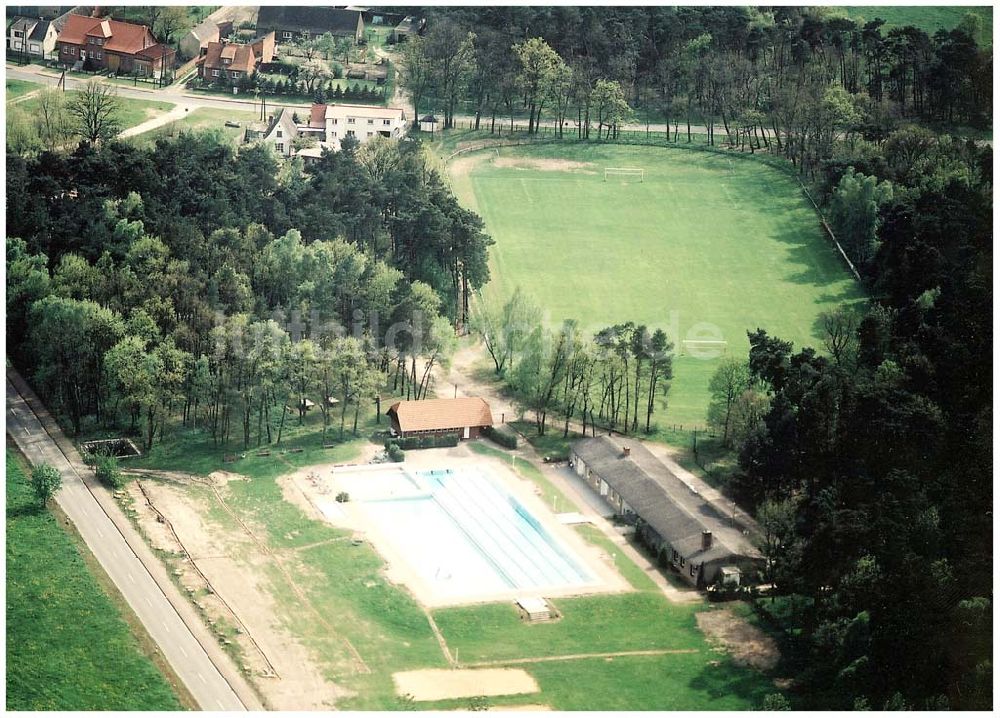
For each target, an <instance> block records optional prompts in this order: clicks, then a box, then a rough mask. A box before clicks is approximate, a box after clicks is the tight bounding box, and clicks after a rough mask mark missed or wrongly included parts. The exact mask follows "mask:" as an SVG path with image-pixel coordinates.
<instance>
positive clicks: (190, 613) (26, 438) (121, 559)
mask: <svg viewBox="0 0 1000 718" xmlns="http://www.w3.org/2000/svg"><path fill="white" fill-rule="evenodd" d="M36 411H37V412H38V414H37V415H36V413H35V412H36ZM6 419H7V433H8V434H9V435H10V436H11V437H12V438H13V439H14V441H15V442H16V443H17V445H18V447H20V449H21V451H22V452H23V453H24V455H25V456H27V457H28V460H29V461H30V462H31V463H32V464H35V463H39V462H46V463H49V464H51V465H52V466H54V467H55V468H56V469H58V470H59V472H60V473H61V474H62V477H63V486H62V489H60V491H59V492H58V493H57V494H56V497H55V499H56V501H57V503H58V504H59V506H60V508H62V510H63V511H64V512H65V513H66V515H67V516H69V518H70V520H72V521H73V523H74V524H75V526H76V528H77V530H78V531H79V532H80V535H81V536H82V537H83V540H84V541H85V542H86V543H87V546H88V547H89V548H90V550H91V551H92V552H93V554H94V556H95V557H96V558H97V560H98V561H99V562H100V564H101V566H102V567H103V568H104V570H105V571H106V572H107V574H108V576H109V577H110V578H111V580H112V581H114V583H115V585H116V586H117V587H118V590H119V591H120V592H121V593H122V595H123V596H124V597H125V600H127V601H128V603H129V605H130V606H131V607H132V610H133V611H134V612H135V614H136V615H137V616H138V617H139V620H141V621H142V624H143V626H145V628H146V631H147V632H148V633H149V635H150V636H151V637H152V638H153V640H154V641H156V644H157V646H158V647H159V650H160V651H161V652H162V654H163V655H164V657H165V658H166V659H167V661H168V662H169V663H170V665H171V667H172V668H173V669H174V672H175V673H176V674H177V676H178V677H179V678H180V679H181V681H183V682H184V684H185V686H186V687H187V688H188V690H189V691H190V692H191V694H192V695H193V696H194V698H195V700H196V701H197V702H198V705H199V706H200V707H201V708H202V709H203V710H213V711H220V710H225V711H242V710H248V709H250V710H262V709H263V706H262V705H261V704H260V702H259V700H258V699H257V698H256V696H255V695H254V693H253V691H252V689H251V688H250V687H249V685H247V683H246V681H245V680H243V678H242V676H240V674H239V673H238V672H237V671H236V669H235V667H234V666H233V665H232V663H231V661H230V659H229V658H228V656H226V654H225V653H223V652H222V650H221V648H220V647H219V645H218V643H217V642H216V641H215V640H214V639H213V637H212V635H211V633H210V632H209V631H208V629H207V628H206V627H205V625H204V624H203V623H202V622H201V620H200V618H199V617H198V615H197V614H196V613H195V611H194V609H193V608H192V607H191V605H190V604H189V603H188V602H187V600H186V599H185V598H184V597H183V596H181V594H180V591H179V590H178V589H177V587H176V586H175V585H174V584H173V583H172V582H171V581H170V578H169V577H168V576H167V572H166V569H165V568H164V567H163V565H162V564H161V563H160V562H159V561H158V560H157V559H156V558H155V557H154V556H153V554H152V552H151V551H150V550H149V548H148V547H147V546H146V544H145V543H144V542H143V540H142V538H141V537H140V536H139V534H138V533H136V531H135V530H134V529H133V528H132V526H131V524H129V522H128V519H127V518H126V517H125V515H124V514H123V513H122V512H121V511H120V510H119V509H118V507H117V506H116V505H115V503H114V501H113V499H112V498H111V497H110V495H109V494H108V493H107V491H106V490H105V489H103V488H102V487H100V486H97V485H96V483H95V481H96V480H95V478H94V476H93V473H92V472H91V471H90V470H89V469H87V468H86V466H85V465H84V464H83V463H82V461H81V460H80V457H79V455H78V454H77V453H76V450H75V449H74V448H73V446H72V444H70V443H69V442H68V441H67V440H66V438H65V437H64V436H62V433H61V432H60V431H59V429H58V427H57V426H55V423H54V422H53V421H52V419H51V417H49V416H48V414H47V412H45V411H44V408H43V407H42V406H41V404H40V403H39V402H38V399H37V397H35V396H34V394H33V393H32V392H31V390H30V388H29V387H27V385H25V384H24V382H23V380H21V378H20V377H19V376H18V375H17V374H16V372H13V371H12V370H10V369H8V371H7V416H6Z"/></svg>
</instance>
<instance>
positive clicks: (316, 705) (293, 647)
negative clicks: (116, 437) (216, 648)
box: [128, 472, 352, 710]
mask: <svg viewBox="0 0 1000 718" xmlns="http://www.w3.org/2000/svg"><path fill="white" fill-rule="evenodd" d="M217 473H222V474H224V475H223V476H215V475H213V477H212V478H213V482H212V483H215V485H216V486H217V485H218V483H217V482H219V481H229V480H238V479H242V478H243V477H241V476H239V475H238V474H229V473H228V472H217ZM212 483H209V482H206V481H204V480H202V482H201V483H193V484H191V483H189V484H187V485H183V484H181V483H179V482H177V481H170V480H168V481H149V480H144V481H142V487H141V488H142V489H144V490H145V494H143V493H142V491H141V490H140V487H139V485H138V483H137V482H133V483H132V484H130V485H129V489H128V491H129V497H130V498H131V499H132V503H133V507H134V508H135V511H136V516H137V520H138V522H139V524H140V526H141V527H142V530H143V532H144V533H145V534H146V536H147V540H148V541H149V543H150V544H151V545H152V546H153V547H154V548H157V549H161V550H164V551H168V552H170V553H171V554H174V555H181V556H185V558H181V559H178V560H176V561H173V562H172V564H168V566H169V567H170V568H171V570H172V571H173V572H174V574H175V576H177V578H178V581H179V582H180V583H181V585H182V587H183V588H184V589H185V590H186V592H187V593H189V594H191V595H192V597H193V598H194V601H195V605H196V606H197V607H198V609H199V611H200V612H201V613H202V615H203V616H204V619H205V621H206V623H207V624H208V625H209V626H210V627H211V628H212V630H213V631H216V632H217V633H219V631H220V630H221V628H222V627H223V626H227V627H229V628H235V629H236V635H234V636H231V637H230V638H226V637H225V635H223V634H220V635H219V640H220V642H222V643H223V644H228V643H232V644H235V646H234V647H238V648H239V653H240V659H241V661H242V664H241V665H240V668H242V670H243V671H244V673H245V674H246V675H248V676H249V677H250V679H251V681H252V682H253V683H254V684H255V686H256V687H257V689H258V690H259V691H260V693H261V695H262V697H263V699H264V701H265V705H266V706H267V707H268V708H270V709H272V710H324V709H330V708H333V707H335V705H336V702H337V701H338V700H339V699H342V698H345V697H348V696H349V695H350V693H349V692H348V691H347V690H346V689H343V688H341V687H340V686H338V685H336V684H334V683H332V682H331V681H329V680H328V679H327V678H326V677H325V674H326V673H327V672H328V670H327V669H329V668H330V666H331V664H334V668H335V669H336V670H337V671H339V670H341V669H344V670H347V671H350V670H352V660H351V657H350V656H348V655H347V654H346V652H344V654H343V655H329V654H326V655H324V663H325V665H324V666H321V665H320V664H319V663H318V662H317V660H316V658H315V656H314V653H313V651H311V650H310V649H309V648H308V647H306V646H305V645H304V644H303V643H302V642H300V641H299V640H298V638H297V637H296V636H295V635H293V634H292V632H291V631H290V630H289V629H288V628H287V627H286V626H285V625H282V623H281V622H280V621H279V620H276V617H277V616H280V615H282V612H283V610H284V609H283V608H282V606H281V605H279V604H278V602H277V598H276V597H277V595H278V594H279V593H280V592H285V591H287V588H286V587H285V586H277V585H274V583H273V581H281V580H282V579H281V577H280V575H279V574H278V573H277V572H276V571H274V570H273V567H274V561H275V559H274V557H273V556H269V555H267V554H265V553H263V552H262V551H261V550H260V548H259V546H258V545H257V543H256V542H255V541H254V540H253V537H251V536H250V535H248V534H247V533H246V532H245V531H244V530H243V529H242V528H241V527H239V526H238V525H230V524H229V523H228V522H227V523H218V522H216V521H213V520H210V519H209V518H208V517H209V516H211V515H212V513H210V512H219V511H222V509H221V507H220V505H219V502H218V499H217V497H216V495H215V493H214V491H213V487H212ZM147 498H148V501H147ZM188 555H189V556H190V558H187V557H186V556H188ZM316 630H322V629H321V628H320V627H319V626H317V629H316ZM338 659H339V660H338Z"/></svg>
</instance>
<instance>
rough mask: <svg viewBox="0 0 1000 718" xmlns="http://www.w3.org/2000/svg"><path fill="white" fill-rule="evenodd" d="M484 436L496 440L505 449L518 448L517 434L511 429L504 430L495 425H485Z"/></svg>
mask: <svg viewBox="0 0 1000 718" xmlns="http://www.w3.org/2000/svg"><path fill="white" fill-rule="evenodd" d="M483 436H485V437H486V438H487V439H490V440H491V441H494V442H496V443H497V444H500V446H502V447H504V448H505V449H516V448H517V434H513V433H511V432H509V431H503V430H501V429H498V428H496V427H495V426H484V427H483Z"/></svg>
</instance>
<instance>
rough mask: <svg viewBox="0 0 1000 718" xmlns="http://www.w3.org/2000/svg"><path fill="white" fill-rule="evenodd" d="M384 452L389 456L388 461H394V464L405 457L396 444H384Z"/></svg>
mask: <svg viewBox="0 0 1000 718" xmlns="http://www.w3.org/2000/svg"><path fill="white" fill-rule="evenodd" d="M385 451H386V453H387V454H388V455H389V461H395V462H396V463H399V462H401V461H402V460H403V458H404V457H405V454H404V453H403V450H402V449H400V448H399V446H398V445H397V444H393V443H391V442H390V443H388V444H386V447H385Z"/></svg>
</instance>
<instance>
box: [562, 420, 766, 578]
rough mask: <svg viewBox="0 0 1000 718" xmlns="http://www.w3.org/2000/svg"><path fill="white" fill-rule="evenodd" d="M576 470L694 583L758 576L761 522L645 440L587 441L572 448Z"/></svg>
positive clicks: (662, 558) (646, 541)
mask: <svg viewBox="0 0 1000 718" xmlns="http://www.w3.org/2000/svg"><path fill="white" fill-rule="evenodd" d="M570 466H571V467H572V468H573V470H574V471H576V473H577V475H579V476H580V477H581V478H583V479H584V480H585V481H586V482H587V484H589V485H590V487H591V488H592V489H593V490H594V491H595V492H597V494H598V495H599V496H601V498H602V499H604V501H605V502H607V503H608V505H610V506H611V507H612V508H613V509H614V512H615V513H616V514H617V515H618V516H620V517H622V518H623V519H625V520H626V521H629V522H632V523H634V524H635V527H636V536H637V537H638V538H639V539H640V540H641V541H642V542H643V543H644V544H646V545H647V546H648V547H649V548H650V549H651V550H652V552H653V553H654V554H655V555H656V556H657V557H658V558H659V560H660V562H661V563H662V564H663V565H668V566H671V567H672V568H674V569H675V570H676V571H677V572H678V573H679V574H680V576H681V577H683V578H684V579H685V580H686V581H688V582H689V583H691V584H693V585H696V586H698V587H705V586H709V585H712V584H717V583H735V584H737V585H738V584H739V583H740V581H741V580H743V581H744V582H745V581H746V580H747V579H752V578H753V577H754V575H755V574H756V568H757V567H758V565H759V563H760V561H761V555H760V552H759V551H758V550H757V549H756V548H755V547H754V545H753V543H752V541H751V536H753V535H754V534H756V533H757V532H758V531H759V529H758V527H757V525H756V523H755V522H754V521H753V520H752V519H751V518H750V517H748V516H744V515H736V514H735V511H734V510H732V509H730V508H729V507H724V506H722V505H720V503H719V502H718V501H711V500H709V499H706V498H705V497H703V496H702V495H701V494H700V493H699V492H698V491H697V490H695V489H694V488H692V487H691V486H690V485H688V484H687V483H686V482H684V481H683V480H682V479H680V478H679V477H678V476H677V475H676V474H674V472H672V471H671V470H670V469H669V468H667V466H666V465H665V464H664V463H663V462H662V461H660V460H659V459H658V458H656V457H655V456H654V455H653V454H652V453H651V452H650V451H649V449H647V448H646V447H645V446H643V445H642V444H640V443H639V442H636V441H629V440H625V439H622V438H620V437H615V438H611V437H609V436H597V437H593V438H588V439H581V440H580V441H577V442H576V443H574V444H573V446H572V448H571V449H570Z"/></svg>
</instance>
